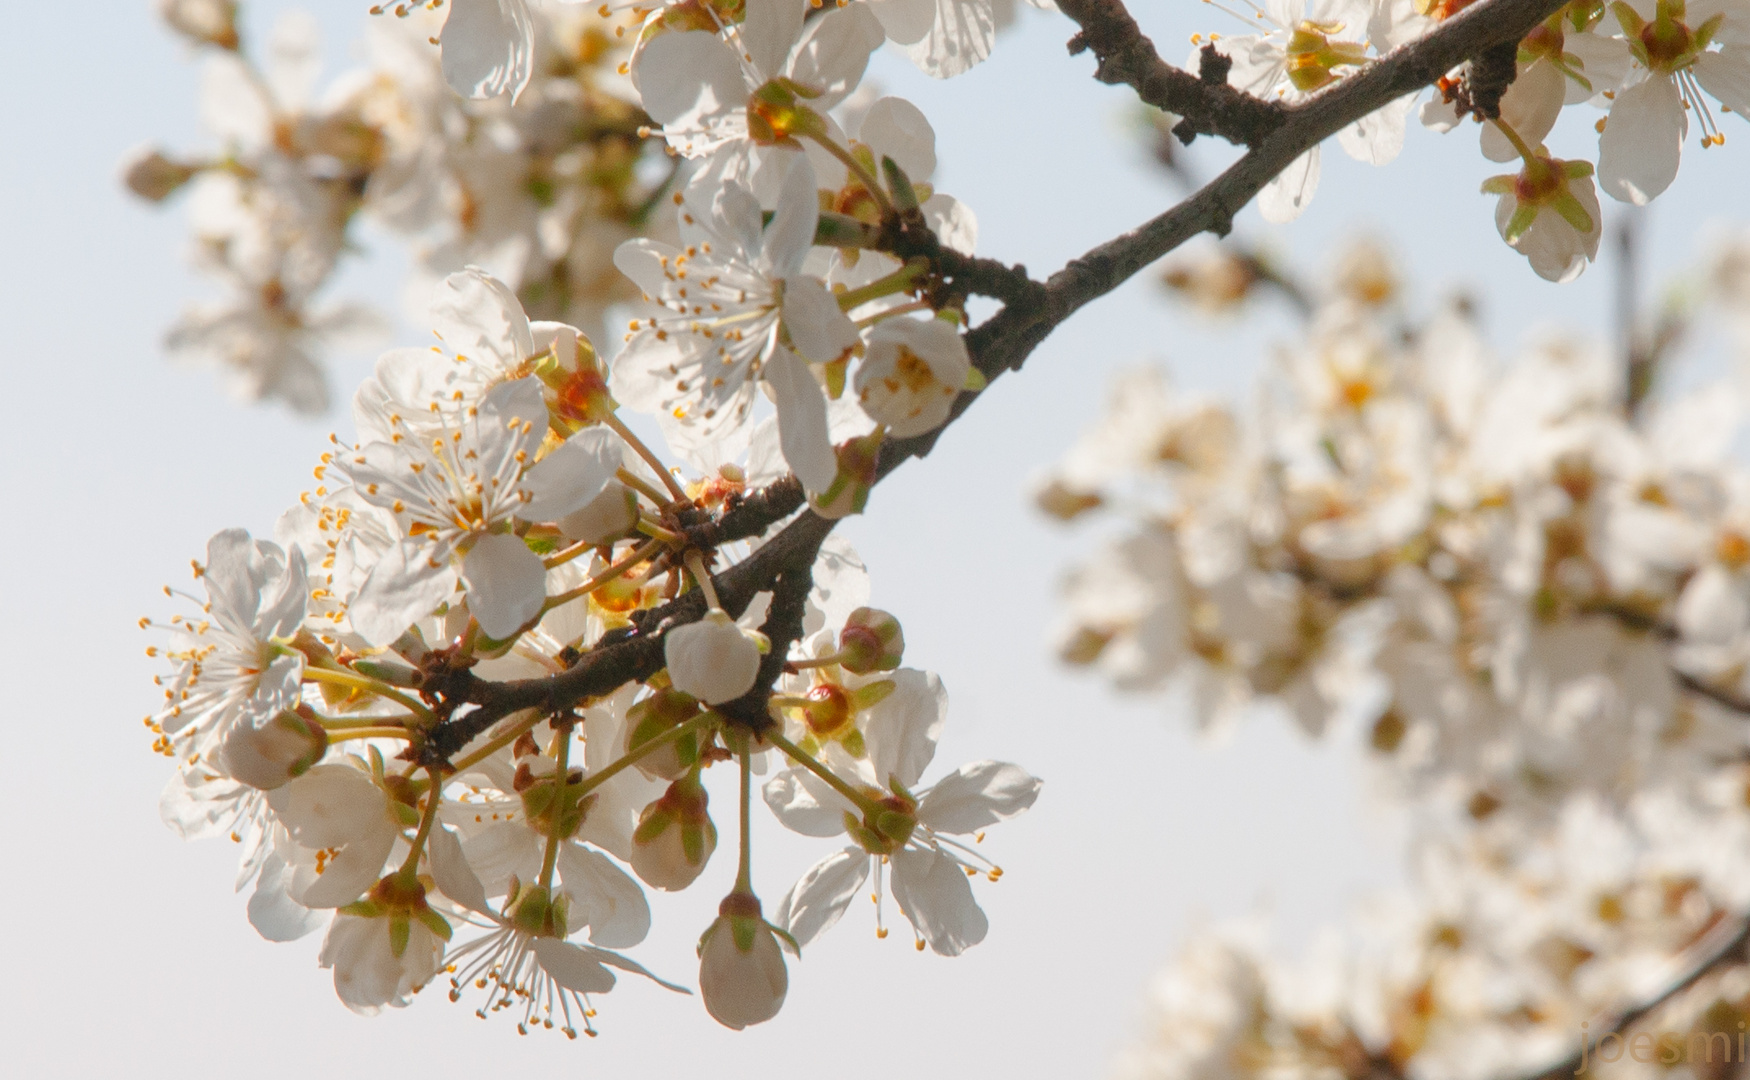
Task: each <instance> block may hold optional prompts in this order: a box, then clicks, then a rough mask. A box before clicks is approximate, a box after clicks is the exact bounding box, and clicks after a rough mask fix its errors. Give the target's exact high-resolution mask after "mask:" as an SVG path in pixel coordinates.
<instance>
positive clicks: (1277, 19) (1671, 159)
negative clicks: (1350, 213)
mask: <svg viewBox="0 0 1750 1080" xmlns="http://www.w3.org/2000/svg"><path fill="white" fill-rule="evenodd" d="M1243 6H1244V7H1245V8H1247V9H1249V10H1250V16H1251V17H1249V18H1246V19H1245V22H1246V23H1247V24H1248V26H1254V27H1255V26H1257V25H1258V24H1260V23H1261V24H1263V26H1264V27H1266V28H1267V32H1265V33H1262V34H1246V35H1243V36H1238V37H1224V36H1221V35H1211V37H1210V43H1211V45H1212V46H1213V47H1214V48H1216V49H1218V50H1219V51H1220V52H1221V53H1222V55H1224V56H1226V57H1227V58H1228V59H1229V60H1231V62H1232V64H1231V67H1230V68H1229V69H1228V73H1227V78H1228V82H1229V83H1230V84H1231V85H1233V86H1235V87H1237V88H1239V89H1241V90H1244V91H1246V92H1248V93H1251V94H1254V95H1257V96H1259V97H1273V98H1280V99H1283V100H1289V101H1293V100H1298V99H1300V98H1303V97H1304V96H1306V95H1308V94H1311V93H1315V92H1317V91H1319V90H1322V89H1324V88H1325V87H1327V86H1329V85H1331V84H1332V83H1335V82H1337V81H1339V80H1341V79H1342V78H1344V77H1346V76H1348V75H1352V74H1354V73H1355V72H1357V71H1358V70H1360V69H1361V68H1362V67H1363V66H1364V65H1366V64H1367V63H1368V62H1369V60H1370V59H1372V57H1373V56H1376V55H1380V54H1384V53H1386V52H1388V51H1390V50H1391V49H1393V48H1396V47H1397V46H1399V45H1402V44H1404V43H1406V42H1409V41H1413V40H1415V39H1416V38H1418V37H1421V36H1422V35H1424V34H1426V33H1427V32H1428V31H1429V30H1431V29H1432V28H1434V27H1435V26H1437V25H1438V24H1439V23H1440V22H1441V21H1442V20H1444V19H1445V18H1447V17H1449V16H1451V15H1454V14H1456V13H1458V12H1459V11H1462V10H1463V9H1464V8H1465V7H1467V6H1469V5H1468V3H1466V2H1458V3H1449V2H1424V0H1415V2H1414V3H1412V2H1410V0H1312V2H1310V3H1309V2H1307V0H1269V2H1268V3H1267V4H1266V5H1265V6H1263V7H1259V6H1258V5H1256V4H1254V3H1252V2H1251V0H1244V5H1243ZM1235 14H1239V12H1235ZM1203 41H1204V39H1203V38H1202V37H1201V36H1200V37H1199V38H1196V39H1194V43H1196V44H1198V45H1203ZM1747 44H1750V4H1746V3H1744V2H1743V0H1700V2H1696V3H1690V2H1688V0H1632V2H1630V0H1621V2H1614V3H1608V4H1607V3H1604V2H1603V0H1576V2H1574V3H1570V4H1568V5H1566V6H1565V7H1563V8H1562V9H1561V10H1560V11H1558V12H1557V13H1556V14H1554V15H1551V16H1550V17H1549V19H1547V20H1546V21H1545V22H1544V23H1543V24H1542V25H1541V26H1539V27H1538V28H1537V29H1536V30H1534V31H1533V32H1532V33H1531V34H1529V35H1527V36H1526V37H1525V39H1524V40H1523V41H1522V42H1520V44H1519V48H1518V53H1517V57H1516V59H1515V60H1514V61H1513V62H1512V63H1511V64H1508V63H1503V64H1502V67H1504V68H1506V69H1508V70H1501V71H1490V70H1489V69H1488V66H1487V65H1486V64H1482V63H1481V62H1478V61H1473V62H1471V63H1470V64H1468V65H1466V66H1465V67H1464V68H1462V69H1459V70H1455V71H1453V72H1450V73H1449V74H1448V75H1447V77H1446V78H1444V79H1442V80H1441V81H1440V83H1439V85H1438V86H1437V87H1436V88H1435V92H1434V95H1433V97H1432V99H1431V100H1429V101H1425V102H1423V104H1422V105H1421V108H1420V116H1421V120H1422V123H1423V124H1425V125H1427V126H1428V127H1430V128H1433V129H1435V130H1437V131H1451V130H1452V129H1453V128H1455V127H1457V126H1458V125H1459V123H1460V121H1462V120H1463V119H1464V117H1466V116H1467V115H1468V116H1471V117H1473V118H1474V119H1475V120H1476V121H1477V122H1478V123H1479V124H1481V125H1482V136H1481V139H1482V145H1481V149H1482V152H1483V155H1484V156H1485V157H1486V158H1488V159H1489V160H1490V161H1498V162H1517V163H1518V164H1519V170H1518V171H1517V172H1515V173H1507V174H1504V175H1501V176H1495V177H1491V178H1490V179H1489V180H1487V181H1485V182H1484V184H1483V191H1484V192H1486V193H1488V194H1492V195H1496V196H1498V197H1499V198H1498V200H1497V202H1496V208H1495V224H1496V226H1497V228H1498V229H1499V230H1500V233H1501V238H1502V239H1503V240H1505V241H1506V242H1507V243H1508V244H1510V245H1511V246H1512V247H1513V248H1514V249H1515V250H1517V251H1519V252H1520V253H1521V254H1523V255H1525V257H1526V258H1527V259H1528V260H1530V262H1531V266H1532V269H1534V270H1535V271H1537V273H1538V274H1539V275H1541V276H1542V277H1545V278H1548V279H1550V280H1552V281H1568V280H1572V279H1573V278H1575V277H1577V276H1578V275H1579V274H1580V272H1581V271H1582V270H1584V269H1585V267H1586V264H1587V263H1588V262H1590V261H1592V260H1593V259H1595V258H1596V257H1597V255H1598V240H1599V236H1600V235H1601V227H1602V221H1601V219H1600V216H1599V206H1598V194H1597V189H1598V187H1600V186H1601V187H1602V188H1603V190H1604V191H1605V193H1606V194H1608V195H1610V196H1611V197H1613V198H1616V199H1620V200H1622V201H1623V202H1627V203H1632V204H1634V205H1637V206H1640V205H1645V204H1646V203H1647V202H1649V201H1651V200H1652V199H1654V198H1655V197H1657V196H1658V195H1659V194H1660V193H1661V192H1663V191H1664V190H1665V189H1666V188H1667V187H1669V186H1670V185H1671V181H1672V180H1673V179H1674V178H1675V177H1676V175H1677V166H1678V160H1679V158H1680V157H1681V154H1682V148H1683V143H1684V141H1685V140H1686V138H1687V135H1688V132H1689V127H1690V123H1691V118H1692V117H1693V120H1694V123H1695V126H1696V128H1697V130H1698V131H1699V132H1700V135H1701V145H1702V147H1703V148H1706V147H1709V146H1715V145H1719V144H1721V143H1724V142H1725V135H1724V134H1723V133H1722V132H1721V131H1720V127H1719V124H1718V122H1717V121H1716V120H1715V118H1714V113H1713V106H1712V105H1711V104H1710V103H1713V104H1717V105H1718V107H1719V110H1720V111H1721V112H1737V113H1745V112H1746V110H1750V96H1747V93H1750V90H1747V88H1750V52H1746V51H1744V50H1745V49H1746V45H1747ZM1198 65H1199V58H1198V56H1197V55H1195V54H1194V55H1193V58H1192V60H1191V63H1190V65H1189V66H1190V67H1191V69H1192V70H1197V69H1198ZM1503 90H1505V93H1503ZM1417 96H1418V95H1416V94H1411V95H1408V96H1406V97H1403V98H1399V99H1398V100H1397V101H1395V102H1393V103H1392V104H1390V105H1387V106H1386V107H1385V108H1383V109H1380V110H1378V111H1377V112H1374V113H1373V114H1371V115H1369V116H1367V117H1365V118H1363V119H1361V120H1359V121H1357V122H1355V123H1354V124H1351V125H1350V126H1348V127H1346V128H1344V129H1343V131H1342V132H1340V133H1339V134H1338V139H1337V141H1338V143H1339V145H1341V146H1342V147H1343V149H1344V151H1345V152H1347V153H1348V154H1349V155H1350V156H1351V157H1354V158H1356V159H1357V160H1360V161H1365V162H1368V163H1370V164H1374V165H1383V164H1386V163H1388V162H1390V161H1391V160H1392V159H1393V158H1395V157H1396V156H1397V154H1398V151H1399V150H1401V149H1402V148H1403V141H1404V124H1405V121H1406V120H1407V119H1408V117H1409V114H1410V111H1411V109H1412V107H1413V106H1414V105H1415V101H1416V98H1417ZM1581 104H1585V105H1589V106H1591V107H1592V108H1594V109H1596V110H1600V111H1602V112H1603V113H1604V114H1605V115H1603V116H1601V117H1599V118H1598V120H1597V121H1596V127H1597V129H1598V132H1599V139H1598V156H1597V160H1596V163H1594V162H1592V161H1585V160H1563V159H1559V158H1556V157H1554V156H1553V155H1551V153H1550V152H1549V150H1548V149H1547V148H1546V147H1545V146H1544V140H1545V139H1546V138H1548V136H1549V133H1550V131H1551V130H1552V129H1553V128H1554V126H1555V123H1556V120H1557V118H1558V116H1559V115H1560V114H1561V111H1562V109H1563V108H1564V107H1565V106H1568V105H1581ZM1595 173H1596V183H1595V182H1594V174H1595ZM1318 179H1319V149H1318V147H1316V146H1315V147H1313V148H1312V149H1311V150H1309V151H1307V152H1306V153H1305V154H1304V155H1302V156H1301V157H1300V158H1299V159H1298V160H1297V161H1295V162H1294V164H1292V165H1290V166H1289V167H1288V168H1287V169H1285V170H1284V171H1283V172H1282V173H1281V175H1279V176H1277V177H1276V178H1275V179H1274V180H1272V181H1271V182H1270V183H1269V184H1268V185H1267V186H1266V187H1265V188H1264V191H1263V193H1262V194H1261V195H1260V196H1259V202H1258V209H1259V212H1260V213H1261V214H1263V216H1264V218H1265V220H1267V221H1277V222H1281V221H1292V220H1293V219H1294V218H1296V217H1298V216H1299V215H1300V213H1301V211H1303V210H1305V209H1306V207H1307V205H1308V203H1310V202H1311V200H1312V197H1313V193H1314V191H1315V190H1316V188H1317V186H1318Z"/></svg>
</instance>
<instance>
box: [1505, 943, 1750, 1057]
mask: <svg viewBox="0 0 1750 1080" xmlns="http://www.w3.org/2000/svg"><path fill="white" fill-rule="evenodd" d="M1747 948H1750V919H1721V920H1720V921H1719V922H1718V923H1716V924H1715V926H1714V927H1713V929H1711V930H1710V931H1709V932H1708V933H1707V934H1705V935H1703V937H1702V938H1701V940H1700V941H1698V942H1696V944H1695V946H1694V947H1693V948H1692V952H1694V953H1695V954H1697V955H1696V959H1695V961H1694V963H1693V964H1692V965H1691V966H1690V968H1689V970H1688V971H1687V972H1686V973H1685V974H1683V975H1682V976H1680V977H1679V978H1678V979H1677V980H1676V981H1675V982H1672V983H1671V984H1670V985H1669V986H1667V987H1665V988H1664V989H1663V990H1661V991H1659V992H1658V993H1657V994H1654V995H1653V996H1652V997H1650V998H1648V999H1646V1000H1645V1001H1643V1002H1641V1003H1640V1004H1639V1005H1636V1006H1634V1007H1632V1008H1630V1009H1628V1010H1626V1011H1624V1012H1622V1013H1619V1014H1618V1015H1617V1016H1616V1017H1615V1019H1613V1020H1612V1021H1610V1023H1609V1024H1607V1025H1602V1026H1600V1027H1599V1028H1598V1030H1597V1032H1596V1034H1595V1035H1594V1036H1593V1037H1592V1040H1591V1041H1590V1042H1589V1043H1587V1044H1586V1050H1587V1052H1590V1051H1591V1049H1592V1048H1593V1047H1596V1046H1597V1045H1598V1043H1599V1042H1600V1041H1602V1040H1603V1039H1604V1038H1605V1037H1606V1036H1609V1035H1617V1036H1621V1035H1622V1034H1623V1033H1624V1032H1626V1031H1628V1030H1629V1029H1631V1028H1633V1027H1634V1026H1635V1025H1636V1024H1638V1023H1640V1022H1641V1021H1642V1020H1644V1019H1646V1018H1647V1017H1648V1016H1649V1015H1651V1014H1652V1013H1653V1012H1654V1011H1656V1010H1658V1009H1659V1008H1661V1007H1662V1006H1664V1005H1665V1004H1667V1003H1668V1002H1670V1001H1671V1000H1672V999H1673V998H1675V997H1677V996H1678V995H1679V994H1682V993H1683V992H1684V991H1686V990H1688V989H1689V988H1690V987H1692V986H1694V985H1695V984H1696V983H1698V982H1700V981H1701V980H1702V979H1704V978H1706V977H1707V976H1708V975H1710V974H1712V973H1713V972H1715V971H1718V970H1719V969H1720V968H1723V967H1727V966H1729V965H1731V964H1735V963H1741V962H1743V961H1744V960H1745V959H1747V957H1746V955H1745V954H1746V950H1747ZM1582 1060H1583V1058H1582V1055H1581V1054H1575V1055H1573V1056H1572V1057H1569V1058H1565V1059H1563V1060H1562V1061H1559V1062H1557V1063H1556V1064H1554V1065H1551V1066H1550V1067H1549V1068H1547V1069H1543V1070H1541V1071H1539V1072H1535V1073H1532V1074H1530V1075H1529V1076H1526V1077H1524V1078H1523V1080H1572V1078H1573V1077H1574V1076H1575V1075H1577V1074H1578V1073H1579V1069H1580V1066H1581V1063H1582Z"/></svg>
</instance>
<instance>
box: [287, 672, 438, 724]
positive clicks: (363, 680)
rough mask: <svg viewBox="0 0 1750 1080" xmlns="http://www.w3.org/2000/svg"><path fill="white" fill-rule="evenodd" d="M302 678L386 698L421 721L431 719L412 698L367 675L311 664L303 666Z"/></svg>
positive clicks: (423, 708)
mask: <svg viewBox="0 0 1750 1080" xmlns="http://www.w3.org/2000/svg"><path fill="white" fill-rule="evenodd" d="M304 678H306V679H313V680H315V681H316V682H326V683H333V684H334V685H336V686H344V687H346V688H348V689H350V690H364V691H366V692H367V693H372V694H376V695H377V696H378V697H386V698H388V699H389V700H390V701H393V702H395V703H396V704H397V705H401V706H404V707H405V708H406V709H407V711H408V712H410V713H412V714H413V715H415V716H417V717H419V718H420V719H421V720H425V721H430V720H431V719H432V715H431V710H430V709H428V708H426V707H425V706H424V705H423V704H421V703H420V702H419V701H417V700H415V699H414V698H411V697H408V696H407V695H406V694H403V693H402V692H401V691H399V690H397V689H395V688H394V687H393V686H390V685H389V684H388V683H386V682H384V681H382V680H381V679H373V678H371V677H369V676H367V675H360V674H359V673H358V672H356V671H347V670H345V669H341V668H326V667H316V666H314V665H311V664H306V665H304Z"/></svg>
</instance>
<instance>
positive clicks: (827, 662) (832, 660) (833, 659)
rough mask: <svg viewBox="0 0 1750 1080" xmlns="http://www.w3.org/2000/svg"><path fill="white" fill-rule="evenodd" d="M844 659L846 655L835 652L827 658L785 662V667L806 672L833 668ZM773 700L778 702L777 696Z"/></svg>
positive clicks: (819, 657) (820, 657) (818, 657)
mask: <svg viewBox="0 0 1750 1080" xmlns="http://www.w3.org/2000/svg"><path fill="white" fill-rule="evenodd" d="M844 658H845V654H844V653H843V652H835V653H828V654H827V655H826V656H817V657H815V658H814V659H812V660H789V661H786V662H785V665H786V666H787V667H792V668H795V669H796V670H797V671H805V670H807V669H808V668H817V667H831V666H832V665H833V664H836V663H838V662H839V661H840V660H843V659H844ZM772 700H773V701H776V700H778V699H777V697H776V695H774V696H773V698H772ZM797 700H798V701H800V700H801V699H800V698H798V699H797Z"/></svg>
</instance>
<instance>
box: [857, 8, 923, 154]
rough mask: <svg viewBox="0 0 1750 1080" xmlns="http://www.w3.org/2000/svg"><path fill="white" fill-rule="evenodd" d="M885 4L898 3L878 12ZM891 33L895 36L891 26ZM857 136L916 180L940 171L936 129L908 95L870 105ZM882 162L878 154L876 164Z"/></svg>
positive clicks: (877, 9) (889, 33) (890, 35)
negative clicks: (910, 100)
mask: <svg viewBox="0 0 1750 1080" xmlns="http://www.w3.org/2000/svg"><path fill="white" fill-rule="evenodd" d="M883 6H886V7H892V6H895V5H894V4H893V3H889V4H886V5H878V6H877V7H876V8H875V14H876V15H878V16H879V15H880V14H881V9H882V7H883ZM924 6H925V7H928V6H929V5H928V4H927V3H926V4H925V5H924ZM883 25H885V20H883ZM888 36H889V37H893V33H892V30H891V29H890V30H889V31H888ZM894 40H895V41H898V40H899V39H898V38H894ZM902 44H904V43H903V42H902ZM857 140H858V141H859V142H862V143H866V144H867V145H869V146H870V147H872V148H873V149H874V150H875V151H876V153H877V154H878V155H880V156H884V157H890V158H892V159H893V160H894V163H895V164H897V165H898V166H899V167H900V168H901V169H904V170H905V174H906V176H908V177H910V178H911V180H912V182H913V183H917V184H921V183H924V182H926V181H928V180H929V178H930V177H931V176H932V175H933V174H934V173H935V171H936V131H935V129H934V128H932V127H931V126H930V121H929V119H928V118H927V117H925V116H924V114H923V110H921V109H919V108H918V107H917V106H916V105H913V104H912V103H911V102H909V101H907V100H905V99H904V98H898V97H884V98H882V99H881V100H880V101H877V102H876V103H875V104H873V105H871V106H869V111H868V112H866V113H864V114H863V123H862V126H861V127H859V128H858V129H857ZM880 163H881V162H880V160H879V157H878V158H877V160H876V164H877V165H879V164H880Z"/></svg>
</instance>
